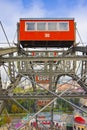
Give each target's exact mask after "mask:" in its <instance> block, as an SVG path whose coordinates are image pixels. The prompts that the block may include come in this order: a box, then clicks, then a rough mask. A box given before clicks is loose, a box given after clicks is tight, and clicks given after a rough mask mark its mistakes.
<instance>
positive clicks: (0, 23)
mask: <svg viewBox="0 0 87 130" xmlns="http://www.w3.org/2000/svg"><path fill="white" fill-rule="evenodd" d="M0 25H1V27H2V30H3V32H4V35H5V38H6V40H7V43H8V45H9V47H11V45H10V42H9V40H8V37H7V35H6V32H5V29H4V27H3V25H2V22H1V21H0Z"/></svg>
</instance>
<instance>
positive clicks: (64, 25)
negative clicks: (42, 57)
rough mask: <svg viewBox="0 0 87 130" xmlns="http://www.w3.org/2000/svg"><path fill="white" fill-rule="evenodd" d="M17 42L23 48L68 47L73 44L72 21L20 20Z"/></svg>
mask: <svg viewBox="0 0 87 130" xmlns="http://www.w3.org/2000/svg"><path fill="white" fill-rule="evenodd" d="M18 42H19V44H21V45H22V46H23V47H32V48H33V47H70V46H73V45H74V42H75V22H74V19H69V18H68V19H57V18H55V19H54V18H53V19H51V18H32V19H28V18H21V19H20V21H19V24H18Z"/></svg>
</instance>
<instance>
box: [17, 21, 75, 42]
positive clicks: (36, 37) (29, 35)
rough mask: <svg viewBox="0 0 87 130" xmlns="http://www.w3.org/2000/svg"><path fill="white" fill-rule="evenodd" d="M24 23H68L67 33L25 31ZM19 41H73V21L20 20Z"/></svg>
mask: <svg viewBox="0 0 87 130" xmlns="http://www.w3.org/2000/svg"><path fill="white" fill-rule="evenodd" d="M25 22H69V31H25ZM19 41H75V30H74V20H73V19H71V20H26V19H25V20H20V30H19Z"/></svg>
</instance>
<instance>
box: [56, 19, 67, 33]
mask: <svg viewBox="0 0 87 130" xmlns="http://www.w3.org/2000/svg"><path fill="white" fill-rule="evenodd" d="M60 23H67V30H65V29H62V30H61V29H60V27H59V24H60ZM58 31H63V32H65V31H66V32H67V31H69V22H68V21H67V22H66V21H64V22H63V21H60V22H58Z"/></svg>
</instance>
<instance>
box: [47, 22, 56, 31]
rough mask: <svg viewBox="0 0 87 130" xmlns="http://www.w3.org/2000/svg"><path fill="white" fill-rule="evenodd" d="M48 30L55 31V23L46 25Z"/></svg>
mask: <svg viewBox="0 0 87 130" xmlns="http://www.w3.org/2000/svg"><path fill="white" fill-rule="evenodd" d="M48 30H57V23H48Z"/></svg>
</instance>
